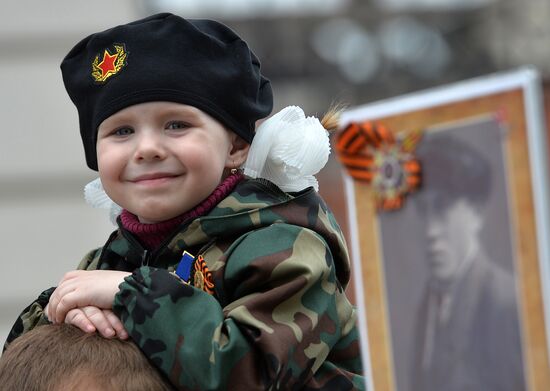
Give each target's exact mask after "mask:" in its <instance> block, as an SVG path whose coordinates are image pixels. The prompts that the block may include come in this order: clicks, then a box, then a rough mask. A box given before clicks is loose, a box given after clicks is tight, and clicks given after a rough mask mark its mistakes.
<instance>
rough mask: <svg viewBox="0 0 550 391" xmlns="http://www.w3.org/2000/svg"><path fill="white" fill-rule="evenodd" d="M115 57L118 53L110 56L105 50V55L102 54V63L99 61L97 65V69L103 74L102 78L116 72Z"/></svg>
mask: <svg viewBox="0 0 550 391" xmlns="http://www.w3.org/2000/svg"><path fill="white" fill-rule="evenodd" d="M117 57H118V53H115V54H113V55H111V54H109V52H108V51H107V50H105V53H104V54H103V61H101V62H100V63H99V65H98V67H99V68H100V69H101V71H102V72H103V76H104V77H105V76H107V75H108V74H109V73H114V72H115V71H116V67H115V61H116V59H117Z"/></svg>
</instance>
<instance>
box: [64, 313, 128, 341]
mask: <svg viewBox="0 0 550 391" xmlns="http://www.w3.org/2000/svg"><path fill="white" fill-rule="evenodd" d="M65 323H68V324H72V325H74V326H76V327H78V328H79V329H81V330H82V331H84V332H86V333H93V332H94V331H96V330H97V332H98V333H99V334H101V335H102V336H103V337H105V338H113V337H115V336H116V337H118V338H120V339H127V338H128V332H127V331H126V330H125V329H124V325H123V324H122V322H121V321H120V319H119V318H118V317H117V316H116V315H115V314H114V312H113V311H111V310H102V309H100V308H97V307H94V306H86V307H82V308H73V309H72V310H70V311H69V312H67V316H65Z"/></svg>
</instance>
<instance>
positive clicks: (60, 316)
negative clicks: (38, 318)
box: [50, 291, 84, 323]
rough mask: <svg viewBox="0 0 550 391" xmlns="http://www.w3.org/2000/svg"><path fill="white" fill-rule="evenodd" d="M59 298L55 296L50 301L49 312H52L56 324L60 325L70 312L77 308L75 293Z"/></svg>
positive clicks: (77, 301)
mask: <svg viewBox="0 0 550 391" xmlns="http://www.w3.org/2000/svg"><path fill="white" fill-rule="evenodd" d="M60 296H61V295H57V296H56V297H55V298H54V299H53V300H51V301H50V304H51V305H50V312H52V315H53V319H54V320H55V322H56V323H62V322H63V321H64V320H65V316H66V315H67V313H68V312H69V311H70V310H72V309H74V308H78V307H79V300H78V294H76V292H75V291H72V292H69V293H67V294H63V296H61V297H60ZM83 308H84V307H83Z"/></svg>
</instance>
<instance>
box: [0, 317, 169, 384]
mask: <svg viewBox="0 0 550 391" xmlns="http://www.w3.org/2000/svg"><path fill="white" fill-rule="evenodd" d="M0 384H1V385H2V389H4V390H15V391H17V390H25V391H39V390H44V391H46V390H52V391H53V390H56V391H70V390H86V391H101V390H111V391H142V390H149V391H170V390H173V388H172V387H171V386H170V384H168V382H167V381H166V380H165V379H163V378H162V376H161V375H160V374H159V373H158V372H157V371H156V370H155V368H154V367H153V366H152V365H151V364H150V363H149V362H148V361H147V359H146V358H145V356H144V355H143V354H141V352H140V351H139V349H138V348H137V347H136V346H135V345H134V344H133V343H131V342H129V341H122V340H108V339H105V338H103V337H101V336H99V335H98V334H97V333H84V332H82V331H81V330H79V329H77V328H76V327H74V326H71V325H68V324H60V325H44V326H39V327H36V328H35V329H33V330H31V331H29V332H28V333H26V334H25V335H23V336H22V337H21V338H18V339H17V340H16V341H14V342H13V343H12V344H11V345H10V347H9V349H8V350H6V352H5V353H4V354H3V355H2V357H1V358H0Z"/></svg>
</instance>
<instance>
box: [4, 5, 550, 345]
mask: <svg viewBox="0 0 550 391" xmlns="http://www.w3.org/2000/svg"><path fill="white" fill-rule="evenodd" d="M161 11H172V12H176V13H179V14H181V15H182V16H186V17H209V18H215V19H219V20H222V21H224V22H225V23H227V24H228V25H230V26H232V27H234V28H235V29H236V30H237V31H238V32H239V34H240V35H241V36H243V37H244V38H245V39H246V40H247V41H248V42H249V44H250V46H251V47H252V48H253V49H254V50H255V52H256V53H257V55H258V56H259V57H260V59H261V60H262V64H263V70H264V72H265V74H266V75H267V76H268V77H270V78H271V80H272V83H273V87H274V92H275V109H276V110H277V109H280V108H282V107H284V106H286V105H289V104H297V105H300V106H302V107H303V108H304V110H305V111H306V113H307V114H309V115H315V114H316V115H319V116H320V115H322V113H323V112H324V110H326V109H327V108H328V107H329V106H330V105H331V103H333V102H343V103H346V104H349V105H351V106H355V105H359V104H364V103H368V102H372V101H376V100H380V99H384V98H389V97H393V96H397V95H401V94H404V93H408V92H412V91H418V90H422V89H426V88H430V87H433V86H437V85H442V84H447V83H451V82H455V81H459V80H464V79H468V78H472V77H476V76H481V75H485V74H489V73H493V72H497V71H500V70H509V69H512V68H515V67H518V66H523V65H527V64H529V65H533V66H535V67H536V68H538V70H539V71H540V72H541V75H542V76H543V78H544V79H547V78H550V23H548V20H549V19H550V2H549V1H548V0H522V1H517V0H181V1H176V0H156V1H155V0H141V1H140V0H135V1H132V0H118V1H107V0H96V1H93V2H90V1H82V0H71V1H69V0H58V1H56V2H44V1H39V0H34V1H33V0H20V1H17V2H15V1H10V2H3V3H2V5H1V7H0V121H1V124H2V125H1V127H0V219H1V221H2V225H1V226H0V246H1V249H2V254H3V255H2V257H3V258H2V260H1V261H0V262H1V272H0V339H2V341H3V340H4V338H5V336H6V335H7V332H8V330H9V328H10V327H11V324H12V322H13V320H14V319H15V317H16V315H17V314H18V312H19V311H20V310H21V309H22V308H23V307H24V306H26V305H27V304H28V303H29V302H30V301H31V300H33V299H34V298H35V297H36V296H37V295H38V294H39V292H40V291H41V290H43V289H46V288H48V287H50V286H54V285H56V283H57V281H58V280H59V279H60V278H61V276H62V275H63V273H64V272H65V271H67V270H70V269H72V268H74V267H75V266H76V264H77V263H78V261H79V260H80V258H81V257H82V256H83V255H84V253H85V252H86V251H87V250H89V249H91V248H94V247H97V246H100V245H102V244H103V242H104V241H105V240H106V238H107V237H108V234H109V233H110V232H111V230H112V229H113V228H114V227H113V226H112V225H111V224H110V222H109V220H108V217H107V214H106V213H104V212H103V211H98V210H93V209H91V208H90V207H89V206H87V205H86V204H85V202H84V200H83V197H82V188H83V186H84V185H85V184H86V183H87V182H88V181H90V180H92V179H94V177H95V176H94V173H93V172H90V170H88V169H87V167H86V165H85V162H84V155H83V150H82V147H81V143H80V139H79V133H78V121H77V115H76V110H75V109H74V107H73V106H72V104H71V102H70V100H69V99H68V97H67V96H66V94H65V91H64V88H63V85H62V81H61V75H60V72H59V64H60V62H61V60H62V58H63V56H64V55H65V54H66V53H67V52H68V50H69V49H70V48H72V46H73V45H74V44H75V43H76V42H77V41H79V40H80V39H82V38H84V37H85V36H86V35H88V34H90V33H93V32H96V31H99V30H101V29H105V28H108V27H111V26H113V25H116V24H121V23H126V22H128V21H130V20H134V19H137V18H140V17H144V16H147V15H149V14H151V13H156V12H161ZM321 192H322V193H323V195H324V196H325V197H326V199H327V200H328V202H329V204H330V205H331V206H332V208H333V209H335V210H336V212H337V214H338V216H339V218H340V221H341V224H342V225H343V226H344V227H345V225H346V221H345V219H346V216H345V208H344V205H343V199H342V186H341V180H340V169H339V166H338V164H337V163H336V162H335V161H334V160H332V161H331V162H330V163H329V165H328V167H327V169H326V170H325V172H324V173H323V174H322V175H321ZM350 294H352V293H351V292H350Z"/></svg>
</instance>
